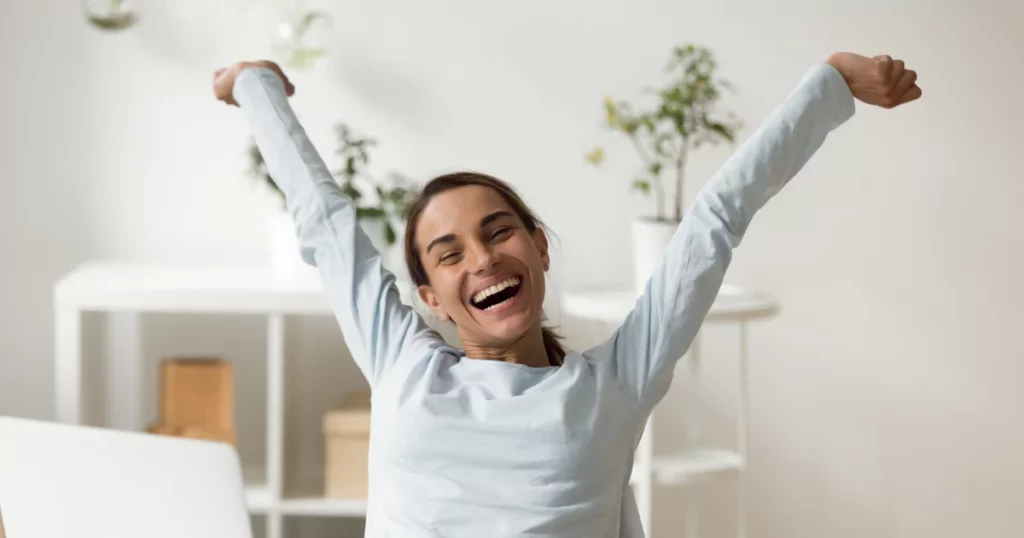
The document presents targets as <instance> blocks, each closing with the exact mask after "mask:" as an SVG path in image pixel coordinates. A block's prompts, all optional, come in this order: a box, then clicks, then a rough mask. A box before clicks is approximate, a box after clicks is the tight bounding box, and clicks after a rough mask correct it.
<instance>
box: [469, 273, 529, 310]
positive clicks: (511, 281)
mask: <svg viewBox="0 0 1024 538" xmlns="http://www.w3.org/2000/svg"><path fill="white" fill-rule="evenodd" d="M517 284H519V278H518V277H512V278H506V279H505V280H502V281H501V282H498V283H497V284H495V285H493V286H491V287H489V288H487V289H485V290H482V291H480V292H478V293H477V294H476V295H474V296H473V302H474V303H479V302H480V301H483V300H484V299H486V298H488V297H490V296H491V295H494V294H495V293H498V292H499V291H501V290H503V289H505V288H507V287H509V286H515V285H517ZM491 308H493V307H491ZM488 310H490V309H488Z"/></svg>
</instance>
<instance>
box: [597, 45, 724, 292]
mask: <svg viewBox="0 0 1024 538" xmlns="http://www.w3.org/2000/svg"><path fill="white" fill-rule="evenodd" d="M717 67H718V65H717V62H716V61H715V57H714V54H713V53H712V52H711V50H709V49H708V48H706V47H703V46H699V45H695V44H685V45H681V46H677V47H675V48H673V50H672V53H671V55H670V58H669V61H668V62H667V63H666V65H665V73H666V74H667V75H668V79H669V80H668V81H667V82H666V83H665V84H664V85H663V86H661V87H659V88H646V89H645V93H646V94H647V95H648V96H649V97H650V100H649V102H647V103H643V104H635V105H634V104H631V103H629V102H626V101H621V100H619V101H616V100H614V99H612V98H611V97H605V101H604V123H605V126H606V127H607V128H608V129H610V130H612V131H614V132H617V133H621V134H623V135H625V136H626V137H627V138H628V139H629V141H630V143H631V144H632V146H633V148H634V150H635V151H636V154H637V157H638V158H639V160H640V164H641V168H640V170H639V171H638V173H637V175H636V176H635V177H634V179H633V182H632V184H631V188H632V190H635V191H637V192H639V193H640V194H642V195H644V196H653V197H654V211H653V213H652V214H648V215H644V216H640V217H638V218H635V219H634V220H633V225H632V241H633V262H634V266H633V271H634V275H633V276H634V282H635V286H636V288H637V291H638V292H641V291H642V290H643V287H644V286H645V285H646V282H647V280H648V278H650V275H651V273H652V272H653V271H654V268H655V267H656V265H657V263H658V261H659V259H660V257H661V253H662V252H663V251H664V249H665V246H666V245H667V244H668V242H669V240H671V238H672V235H673V234H674V233H675V231H676V229H677V228H678V227H679V223H680V222H681V221H682V219H683V210H684V208H685V194H686V190H685V178H686V173H685V172H686V163H687V160H688V159H689V157H690V155H691V154H692V153H693V152H694V151H695V150H697V149H699V148H701V147H702V146H704V145H717V144H720V143H722V142H729V143H733V142H734V141H735V137H736V131H737V130H738V129H740V128H741V126H742V124H741V123H740V122H739V121H738V120H736V119H735V117H734V116H733V115H732V114H731V113H719V112H718V111H717V107H718V105H719V102H720V99H721V97H722V93H723V90H731V89H732V87H731V85H730V84H729V83H728V82H727V81H725V80H722V79H719V78H718V77H717V76H716V69H717ZM604 159H605V151H604V149H603V148H601V147H596V148H594V149H593V150H591V151H590V152H588V153H587V155H586V160H587V161H588V162H590V163H591V164H593V165H595V166H599V165H601V163H603V162H604ZM666 176H668V178H666ZM668 181H671V183H672V185H671V186H672V191H671V192H668V191H667V190H666V183H667V182H668ZM670 195H671V205H670V206H668V207H666V202H668V201H669V196H670Z"/></svg>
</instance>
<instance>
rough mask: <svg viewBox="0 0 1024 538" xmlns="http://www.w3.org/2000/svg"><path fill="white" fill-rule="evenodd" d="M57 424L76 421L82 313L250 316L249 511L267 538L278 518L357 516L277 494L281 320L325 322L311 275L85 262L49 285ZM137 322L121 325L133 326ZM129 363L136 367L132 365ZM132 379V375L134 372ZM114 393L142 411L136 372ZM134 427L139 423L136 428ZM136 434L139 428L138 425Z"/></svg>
mask: <svg viewBox="0 0 1024 538" xmlns="http://www.w3.org/2000/svg"><path fill="white" fill-rule="evenodd" d="M54 307H55V324H56V326H55V365H54V368H55V376H56V379H55V388H56V405H57V420H59V421H62V422H68V423H73V424H80V423H83V422H84V420H83V419H84V417H83V407H84V405H83V404H84V403H85V401H86V400H85V398H86V396H88V395H85V394H83V383H82V380H83V379H84V378H85V377H87V376H86V372H84V371H83V367H84V363H83V361H82V330H81V320H82V314H83V313H85V312H105V313H119V314H122V315H125V314H127V315H128V317H129V318H134V317H135V316H133V314H134V315H138V314H142V313H151V312H161V313H207V314H208V313H216V314H254V315H262V316H265V317H266V321H267V357H266V361H267V386H266V389H267V394H266V402H267V430H266V431H267V437H266V445H267V446H266V454H267V462H266V469H265V471H264V472H263V473H261V476H246V491H245V493H246V499H247V501H248V505H249V510H250V511H251V512H252V513H254V514H261V515H264V516H265V517H266V529H267V534H266V536H267V538H281V536H282V532H283V531H282V520H283V517H285V516H332V517H364V516H365V515H366V500H365V499H330V498H324V497H318V496H293V495H290V492H287V491H286V490H285V489H284V467H283V466H284V457H283V456H284V401H285V400H284V342H285V338H284V329H285V324H284V320H285V317H286V316H309V315H332V313H331V310H330V305H329V303H328V301H327V299H326V296H325V295H324V290H323V286H322V285H321V283H320V281H319V279H318V278H317V277H316V275H315V274H314V273H308V274H305V275H304V276H296V277H294V278H283V277H280V276H276V275H275V274H274V273H273V272H272V271H271V270H270V268H264V267H258V266H233V265H224V266H210V265H153V264H126V263H106V262H92V263H87V264H85V265H83V266H81V267H78V268H76V269H75V270H74V271H72V272H71V273H69V274H67V275H66V276H65V277H64V278H61V279H60V280H59V281H58V282H57V283H56V284H55V286H54ZM137 325H138V323H137V321H132V322H130V323H129V326H133V327H137ZM125 336H126V337H127V340H128V342H127V343H124V342H122V343H119V344H118V347H119V349H120V351H121V352H123V353H124V352H126V353H127V354H129V355H131V354H134V355H135V359H137V358H138V354H139V350H138V343H139V340H138V335H137V334H127V335H125ZM135 362H136V363H138V362H141V361H138V360H136V361H135ZM135 374H138V371H135ZM122 376H123V377H122V378H121V379H119V384H118V387H119V391H120V392H123V393H125V394H127V395H129V398H128V399H129V400H131V399H133V398H134V399H135V400H136V401H135V402H129V404H128V405H127V407H132V403H134V408H135V409H140V408H141V398H142V394H143V393H144V391H143V390H142V382H143V381H142V379H141V375H127V376H124V375H123V374H122ZM136 422H138V421H136ZM138 427H139V428H140V429H141V427H142V424H141V423H140V424H138Z"/></svg>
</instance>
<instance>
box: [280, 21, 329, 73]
mask: <svg viewBox="0 0 1024 538" xmlns="http://www.w3.org/2000/svg"><path fill="white" fill-rule="evenodd" d="M318 21H321V22H323V23H324V24H330V23H331V21H332V19H331V16H330V15H329V14H327V13H326V12H323V11H316V10H312V11H299V12H296V13H295V16H294V17H293V19H292V20H291V21H289V22H287V23H284V24H283V25H282V41H281V43H280V48H281V53H282V54H283V55H284V64H285V66H286V67H290V68H293V69H299V70H306V69H309V68H311V67H312V66H313V64H314V63H316V61H317V60H319V59H321V58H323V57H325V56H327V49H326V48H325V47H313V46H309V45H308V44H307V38H308V36H307V34H308V32H309V31H310V29H312V27H313V24H314V23H316V22H318Z"/></svg>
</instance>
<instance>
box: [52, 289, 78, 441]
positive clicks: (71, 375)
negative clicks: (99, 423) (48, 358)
mask: <svg viewBox="0 0 1024 538" xmlns="http://www.w3.org/2000/svg"><path fill="white" fill-rule="evenodd" d="M55 306H56V308H55V324H54V345H53V347H54V350H53V352H54V365H53V370H54V372H53V373H54V385H53V388H54V392H55V398H56V399H55V405H56V409H55V414H56V418H57V420H58V421H59V422H66V423H70V424H80V423H81V422H82V312H81V311H80V310H78V308H76V307H73V306H68V305H62V304H59V303H58V304H56V305H55Z"/></svg>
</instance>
